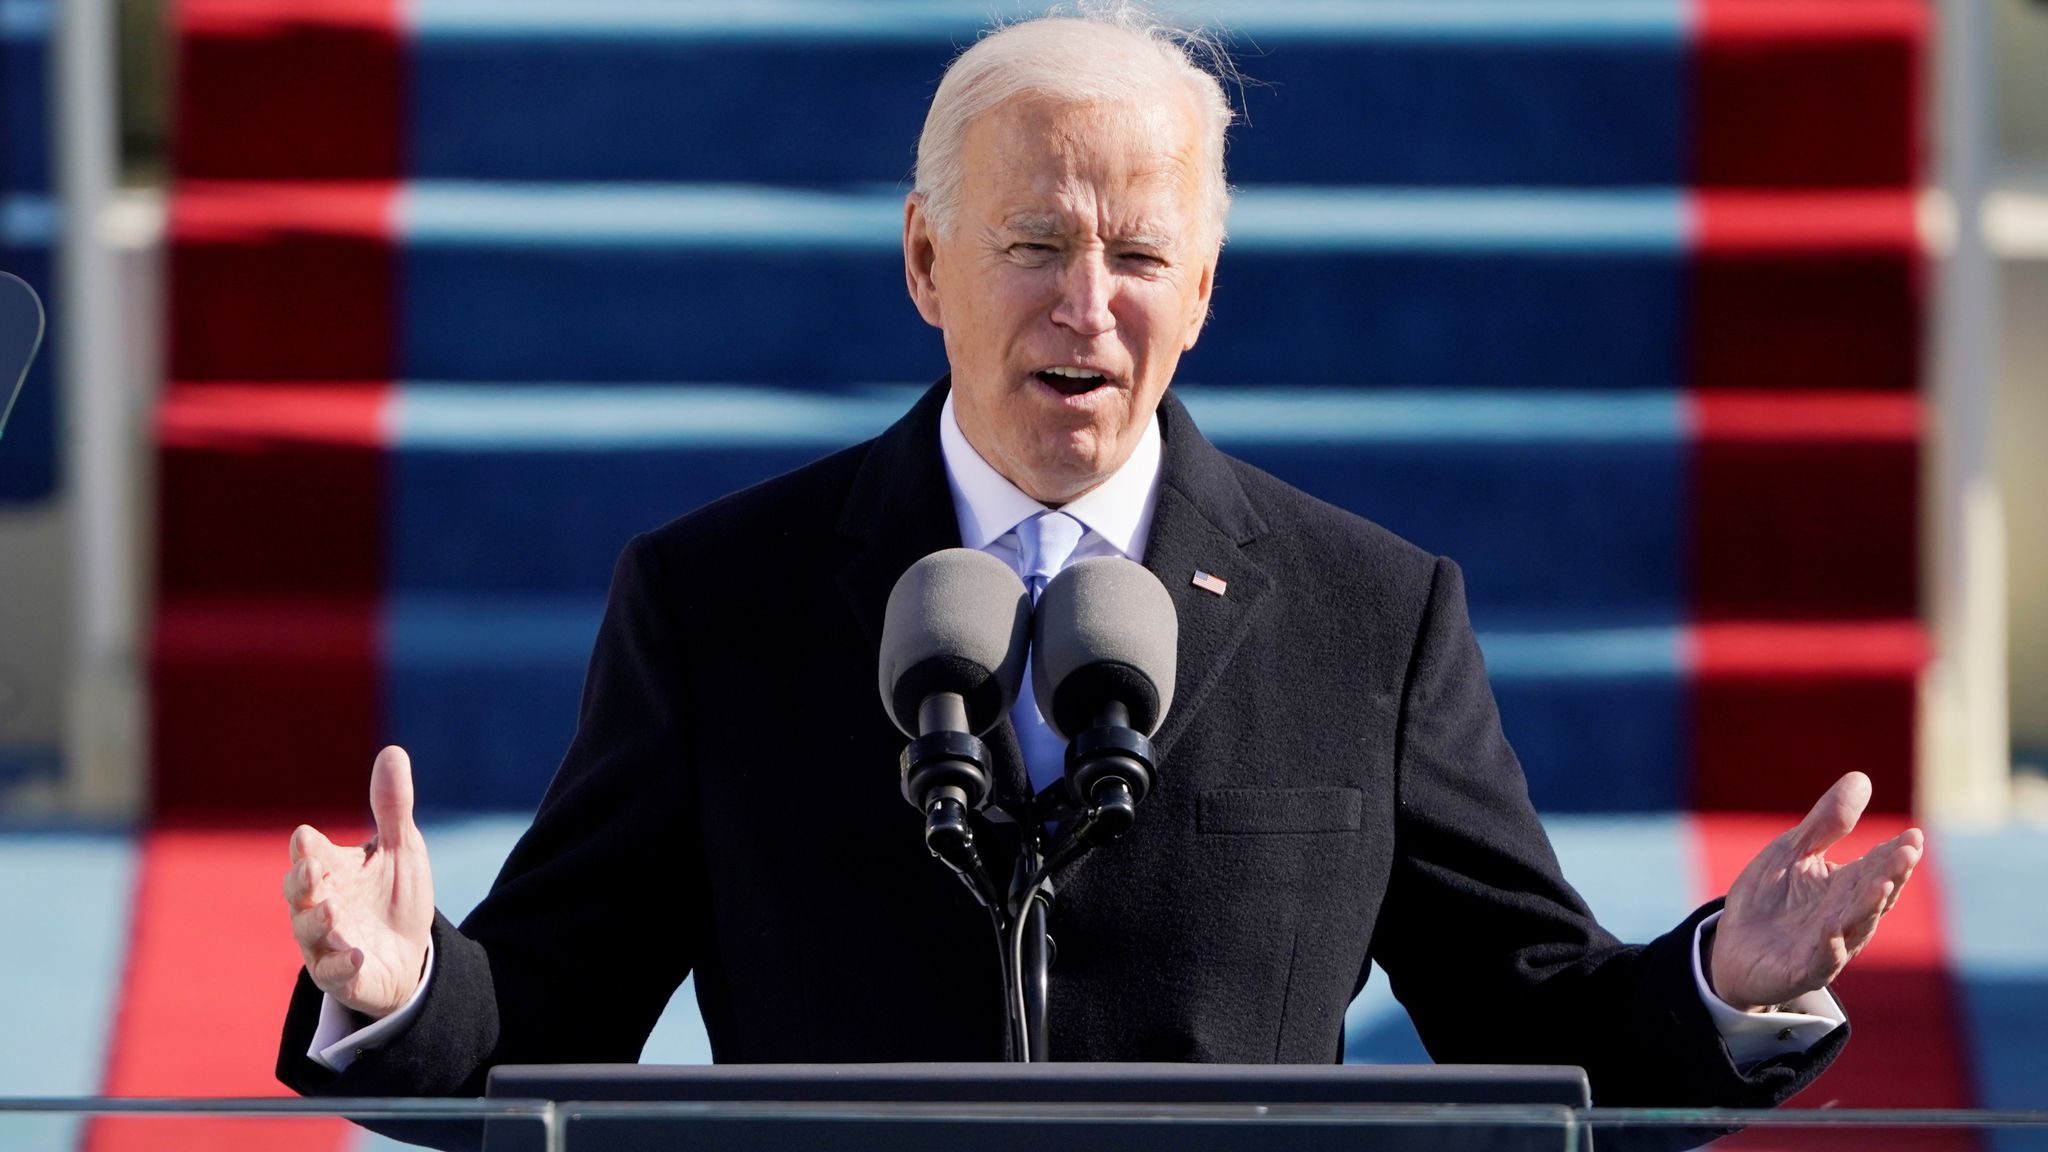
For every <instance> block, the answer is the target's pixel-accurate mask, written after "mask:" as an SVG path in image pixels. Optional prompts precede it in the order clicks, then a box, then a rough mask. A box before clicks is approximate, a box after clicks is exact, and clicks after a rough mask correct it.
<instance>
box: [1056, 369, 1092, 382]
mask: <svg viewBox="0 0 2048 1152" xmlns="http://www.w3.org/2000/svg"><path fill="white" fill-rule="evenodd" d="M1045 374H1046V375H1047V376H1065V377H1068V378H1070V379H1074V380H1095V379H1099V378H1100V377H1101V376H1102V373H1100V372H1091V371H1089V370H1088V369H1086V368H1047V369H1046V370H1045Z"/></svg>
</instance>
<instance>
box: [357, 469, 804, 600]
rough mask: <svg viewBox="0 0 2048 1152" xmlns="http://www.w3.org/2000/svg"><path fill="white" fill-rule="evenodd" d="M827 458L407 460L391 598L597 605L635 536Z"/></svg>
mask: <svg viewBox="0 0 2048 1152" xmlns="http://www.w3.org/2000/svg"><path fill="white" fill-rule="evenodd" d="M824 454H825V453H824V452H823V451H822V450H817V449H812V448H807V447H796V448H778V447H773V446H757V447H749V448H705V449H692V450H677V449H674V448H663V449H650V448H636V449H626V450H618V451H611V452H606V453H602V454H598V453H563V452H545V453H532V452H492V451H473V452H457V451H445V452H443V451H416V452H415V451H404V450H401V451H400V452H398V453H397V455H396V458H395V461H394V465H393V469H394V472H393V484H394V487H393V493H394V495H393V499H394V500H395V502H396V503H395V506H394V508H393V510H392V517H391V520H390V521H389V523H390V525H391V549H392V552H391V582H392V586H393V587H394V588H396V589H398V590H400V591H425V590H434V591H446V590H462V591H477V592H486V591H488V592H526V591H546V592H568V593H580V594H586V595H602V594H603V592H604V590H605V587H606V585H607V584H608V582H609V581H610V578H611V571H612V562H613V561H614V560H615V559H617V557H618V554H619V550H620V549H621V548H623V547H625V544H626V541H627V540H629V539H631V538H632V537H633V536H634V534H636V533H639V532H644V531H646V530H648V529H650V528H654V527H657V526H659V525H661V524H663V523H665V522H666V521H668V520H671V519H673V518H674V517H676V516H680V515H682V514H683V513H685V512H688V511H690V510H691V509H693V508H696V507H698V506H699V505H702V504H705V503H708V502H710V501H711V500H714V499H716V498H718V497H720V496H723V495H725V494H727V493H729V492H734V491H737V490H739V489H741V488H744V487H746V486H747V485H748V484H752V483H754V482H756V481H759V480H763V479H766V478H767V477H769V476H772V475H775V474H777V473H781V472H787V471H789V470H790V469H793V468H796V467H798V466H799V465H802V464H805V463H808V462H810V461H811V460H814V459H817V458H818V457H819V456H822V455H824Z"/></svg>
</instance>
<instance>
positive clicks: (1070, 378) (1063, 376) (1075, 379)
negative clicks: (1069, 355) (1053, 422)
mask: <svg viewBox="0 0 2048 1152" xmlns="http://www.w3.org/2000/svg"><path fill="white" fill-rule="evenodd" d="M1033 375H1035V376H1037V377H1038V379H1039V380H1040V381H1041V382H1043V383H1044V384H1045V386H1046V387H1048V388H1051V389H1052V390H1053V391H1055V392H1058V393H1059V394H1060V395H1062V396H1085V395H1087V394H1088V393H1090V392H1093V391H1095V390H1096V389H1097V388H1101V387H1103V386H1104V385H1106V384H1108V383H1109V377H1107V376H1104V375H1102V374H1101V373H1099V372H1090V371H1088V370H1087V369H1085V368H1047V369H1046V370H1045V371H1043V372H1036V373H1033Z"/></svg>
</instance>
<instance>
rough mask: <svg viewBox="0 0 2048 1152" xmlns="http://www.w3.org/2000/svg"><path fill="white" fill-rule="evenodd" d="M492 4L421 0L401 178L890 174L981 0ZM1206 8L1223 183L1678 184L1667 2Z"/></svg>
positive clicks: (1679, 138) (1679, 89)
mask: <svg viewBox="0 0 2048 1152" xmlns="http://www.w3.org/2000/svg"><path fill="white" fill-rule="evenodd" d="M508 7H512V6H507V5H502V4H499V5H491V4H480V3H470V2H454V3H450V2H448V0H438V2H437V0H426V2H424V3H422V4H420V5H418V6H417V8H416V12H415V15H414V24H415V35H416V37H417V44H416V48H415V51H414V52H413V53H412V73H411V76H410V84H411V92H412V96H411V104H412V110H413V120H412V123H411V124H410V126H409V138H410V140H411V147H412V164H411V168H410V170H411V171H412V172H414V173H415V174H418V175H421V176H426V177H456V178H472V179H474V178H484V179H510V180H579V179H599V180H633V181H706V180H710V181H718V180H744V181H759V182H785V183H809V184H820V185H829V184H843V183H865V182H877V181H879V182H883V183H894V182H896V181H899V180H903V179H905V178H907V176H908V174H909V172H910V170H911V166H912V162H913V159H914V153H913V145H914V143H915V141H916V139H917V135H918V132H919V130H920V128H921V126H922V124H923V120H924V112H925V105H926V102H927V101H928V100H929V99H930V96H931V93H932V90H933V89H934V87H935V86H936V84H937V81H938V78H939V76H940V74H941V73H942V72H943V70H944V68H945V65H946V62H947V61H948V59H950V58H951V57H952V55H953V54H954V53H955V51H956V50H957V49H958V48H959V47H962V46H965V45H967V44H970V43H972V42H973V41H974V38H975V36H976V35H977V33H978V31H979V29H980V28H982V27H983V26H984V25H985V21H986V19H987V17H988V15H989V12H990V9H992V8H999V7H1001V6H1000V5H973V4H967V5H959V4H955V5H931V4H910V5H902V4H875V5H864V6H863V5H816V4H813V5H801V4H799V5H788V4H778V5H774V6H770V7H765V8H763V9H761V10H759V11H753V12H750V11H748V10H747V9H745V8H740V7H738V6H724V7H720V8H716V9H713V8H711V7H710V6H699V5H675V4H667V5H662V4H646V3H642V4H620V3H603V4H579V5H575V6H567V5H550V6H536V8H537V9H538V10H534V9H526V10H520V9H517V8H514V9H513V10H512V11H509V12H508V11H506V9H507V8H508ZM1012 7H1018V8H1022V7H1023V6H1012ZM714 11H715V12H717V13H718V15H715V16H714V15H712V13H713V12H714ZM1203 16H1204V18H1207V19H1212V20H1213V21H1214V22H1217V23H1220V25H1221V26H1223V27H1226V28H1233V29H1236V30H1238V31H1239V32H1240V33H1241V34H1242V35H1241V36H1240V38H1239V41H1238V43H1237V44H1236V52H1237V56H1238V62H1239V64H1240V66H1241V67H1242V68H1243V70H1244V71H1245V73H1246V74H1247V75H1248V76H1249V77H1251V79H1252V84H1251V86H1250V87H1249V88H1248V89H1246V91H1245V92H1244V93H1243V104H1244V109H1243V110H1244V111H1245V112H1246V113H1247V114H1248V123H1246V124H1243V125H1241V126H1240V127H1239V128H1238V130H1237V131H1236V133H1235V135H1234V139H1233V144H1232V149H1231V152H1230V161H1231V166H1232V171H1231V178H1232V180H1233V181H1234V182H1236V183H1240V184H1260V183H1358V184H1390V185H1399V184H1422V183H1428V184H1519V185H1544V184H1626V183H1635V184H1651V183H1677V182H1682V181H1683V180H1684V178H1685V175H1684V125H1683V119H1682V118H1683V111H1684V106H1685V104H1684V94H1685V93H1684V88H1685V71H1684V66H1685V59H1684V39H1683V28H1682V6H1681V5H1680V4H1678V3H1676V2H1673V0H1661V2H1650V3H1612V2H1609V3H1593V4H1588V3H1576V4H1572V3H1539V2H1536V0H1525V2H1524V3H1522V4H1520V5H1515V4H1474V3H1469V2H1467V3H1460V2H1442V0H1439V2H1437V3H1432V4H1414V3H1410V4H1389V3H1366V4H1322V5H1307V6H1300V7H1296V8H1293V9H1289V8H1285V7H1281V6H1278V5H1264V6H1255V5H1224V6H1221V7H1220V8H1218V9H1216V10H1215V11H1213V12H1212V11H1207V10H1205V11H1204V13H1203ZM770 89H772V92H773V98H766V97H764V95H763V93H764V91H767V90H770Z"/></svg>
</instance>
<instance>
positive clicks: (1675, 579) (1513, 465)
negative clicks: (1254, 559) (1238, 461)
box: [1211, 431, 1683, 628]
mask: <svg viewBox="0 0 2048 1152" xmlns="http://www.w3.org/2000/svg"><path fill="white" fill-rule="evenodd" d="M1211 437H1212V439H1215V440H1216V442H1217V443H1218V444H1219V445H1220V446H1222V447H1223V448H1224V449H1225V450H1226V451H1228V452H1230V453H1231V454H1233V455H1236V456H1239V457H1241V458H1243V459H1244V460H1246V461H1248V462H1249V463H1252V464H1255V465H1257V466H1259V467H1261V468H1264V469H1266V470H1267V471H1269V472H1272V473H1273V474H1274V475H1276V476H1278V477H1280V478H1281V479H1282V480H1285V481H1287V482H1288V483H1290V484H1293V485H1295V486H1296V487H1298V488H1302V489H1304V490H1306V491H1308V492H1310V493H1312V494H1314V495H1316V496H1320V497H1322V498H1323V499H1325V500H1328V501H1330V502H1331V503H1333V504H1336V505H1338V506H1340V507H1343V508H1347V509H1349V510H1351V511H1353V512H1356V513H1358V514H1359V515H1361V516H1364V517H1366V518H1367V519H1370V520H1373V521H1376V522H1378V523H1380V524H1382V525H1384V526H1386V527H1388V528H1390V529H1392V530H1393V531H1394V532H1396V533H1398V534H1400V535H1401V536H1404V537H1406V538H1407V539H1409V540H1411V541H1413V542H1414V543H1416V544H1419V545H1421V546H1422V547H1424V548H1427V549H1429V550H1430V551H1432V552H1436V553H1438V554H1440V555H1445V556H1450V557H1451V558H1453V559H1455V560H1457V561H1458V563H1459V564H1460V565H1462V566H1463V567H1464V569H1465V573H1466V583H1467V594H1468V596H1469V597H1470V600H1471V605H1472V613H1473V617H1474V619H1475V620H1477V621H1478V622H1479V624H1480V626H1481V627H1482V628H1483V627H1489V626H1509V625H1515V624H1518V623H1519V622H1520V621H1522V620H1525V619H1527V618H1529V617H1530V616H1532V615H1537V614H1540V615H1542V616H1543V617H1544V618H1547V619H1551V620H1558V621H1580V620H1604V621H1607V622H1609V623H1640V622H1643V621H1646V620H1648V621H1659V622H1669V621H1671V620H1674V619H1675V618H1676V616H1677V613H1678V612H1679V610H1680V606H1681V604H1682V598H1681V593H1682V588H1683V585H1682V583H1681V578H1682V575H1683V574H1682V572H1681V571H1680V567H1679V558H1680V552H1679V546H1680V541H1679V535H1680V532H1681V531H1682V524H1681V511H1682V509H1681V506H1680V504H1679V482H1680V479H1681V476H1680V460H1679V455H1678V453H1677V451H1676V450H1675V449H1674V447H1673V446H1672V445H1669V444H1609V445H1603V446H1602V447H1601V448H1600V449H1599V450H1598V451H1587V450H1586V449H1585V447H1584V446H1583V445H1578V444H1558V443H1550V444H1478V445H1474V444H1469V443H1468V444H1459V443H1449V444H1446V443H1437V444H1370V445H1323V446H1317V445H1293V444H1288V445H1274V444H1269V443H1258V442H1239V441H1237V440H1234V439H1232V438H1231V437H1230V436H1229V435H1228V433H1227V431H1216V432H1212V433H1211Z"/></svg>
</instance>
